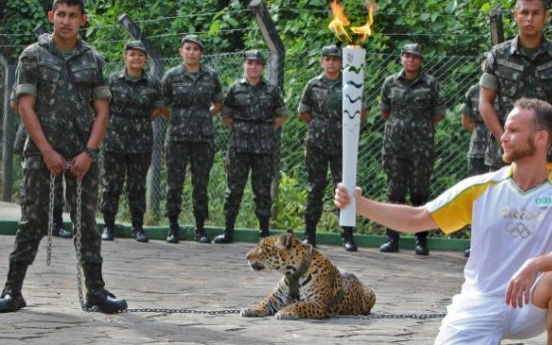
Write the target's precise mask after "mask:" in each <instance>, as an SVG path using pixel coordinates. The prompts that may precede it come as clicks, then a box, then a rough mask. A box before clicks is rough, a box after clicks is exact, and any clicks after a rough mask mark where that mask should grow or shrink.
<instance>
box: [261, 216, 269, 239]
mask: <svg viewBox="0 0 552 345" xmlns="http://www.w3.org/2000/svg"><path fill="white" fill-rule="evenodd" d="M259 228H260V230H261V232H260V233H259V240H261V239H263V238H265V237H268V236H270V217H259Z"/></svg>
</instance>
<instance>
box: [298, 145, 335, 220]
mask: <svg viewBox="0 0 552 345" xmlns="http://www.w3.org/2000/svg"><path fill="white" fill-rule="evenodd" d="M305 156H306V157H305V166H306V170H307V193H308V194H307V205H306V208H305V213H304V214H303V219H304V221H305V223H311V224H317V223H318V221H319V220H320V217H321V216H322V209H323V205H324V200H323V199H324V193H325V192H326V187H327V186H328V179H327V175H328V165H329V168H330V173H331V176H332V182H333V186H336V185H337V183H339V182H341V180H342V179H341V165H342V161H343V159H342V156H341V155H330V154H327V153H325V152H324V151H323V150H321V149H319V148H316V147H309V146H307V149H306V155H305Z"/></svg>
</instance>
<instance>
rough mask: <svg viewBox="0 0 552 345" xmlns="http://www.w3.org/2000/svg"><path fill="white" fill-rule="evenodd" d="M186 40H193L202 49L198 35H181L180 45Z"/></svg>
mask: <svg viewBox="0 0 552 345" xmlns="http://www.w3.org/2000/svg"><path fill="white" fill-rule="evenodd" d="M186 42H193V43H195V44H197V45H198V46H199V47H200V48H201V50H203V42H201V40H200V39H199V36H198V35H186V36H184V37H182V41H181V42H180V45H184V43H186Z"/></svg>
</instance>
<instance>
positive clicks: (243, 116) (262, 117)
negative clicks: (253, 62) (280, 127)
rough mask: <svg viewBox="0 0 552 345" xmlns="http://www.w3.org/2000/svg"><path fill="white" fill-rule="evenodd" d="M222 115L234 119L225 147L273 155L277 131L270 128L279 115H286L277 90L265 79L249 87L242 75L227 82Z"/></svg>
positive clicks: (275, 147)
mask: <svg viewBox="0 0 552 345" xmlns="http://www.w3.org/2000/svg"><path fill="white" fill-rule="evenodd" d="M222 116H223V117H231V118H232V119H233V120H234V125H233V126H232V131H231V134H230V140H229V142H228V147H229V148H230V149H233V150H235V151H237V152H246V153H260V154H272V153H274V152H275V151H276V149H277V148H278V147H277V138H276V135H277V134H278V131H277V130H275V129H274V128H273V127H272V124H273V123H274V120H275V119H276V118H278V117H282V116H287V109H286V107H285V104H284V100H283V98H282V96H281V93H280V89H279V88H278V87H277V86H275V85H272V84H269V83H267V82H266V81H265V80H264V79H261V81H260V82H259V83H258V84H257V85H255V86H251V85H249V83H248V82H247V80H246V79H245V78H241V79H239V80H237V81H236V82H234V83H233V84H232V85H230V88H229V89H228V92H227V93H226V97H225V98H224V106H223V108H222Z"/></svg>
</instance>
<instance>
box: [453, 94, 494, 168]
mask: <svg viewBox="0 0 552 345" xmlns="http://www.w3.org/2000/svg"><path fill="white" fill-rule="evenodd" d="M479 90H480V86H479V84H477V85H472V87H470V89H469V90H468V92H466V96H465V97H464V104H463V105H462V108H461V109H460V112H461V113H462V114H465V115H467V116H468V117H469V118H470V119H471V121H472V122H473V124H474V125H475V129H474V130H473V132H472V134H471V139H470V148H469V150H468V157H471V158H483V157H485V150H486V149H487V141H488V139H489V129H488V128H487V125H486V124H485V122H483V118H482V117H481V114H480V113H479Z"/></svg>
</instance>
